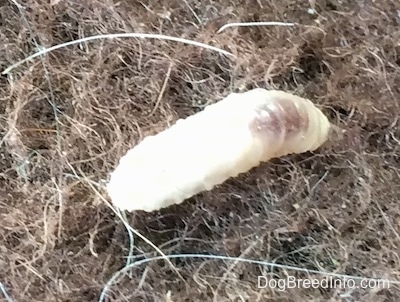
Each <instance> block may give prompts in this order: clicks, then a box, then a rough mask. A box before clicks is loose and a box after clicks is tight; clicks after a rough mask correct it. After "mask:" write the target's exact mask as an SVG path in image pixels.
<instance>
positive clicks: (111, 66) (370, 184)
mask: <svg viewBox="0 0 400 302" xmlns="http://www.w3.org/2000/svg"><path fill="white" fill-rule="evenodd" d="M145 2H147V3H145ZM145 2H140V1H125V0H123V1H112V0H107V1H99V0H87V1H57V0H54V1H43V0H40V1H33V0H31V1H23V2H22V1H21V2H18V3H19V4H20V5H22V8H18V6H17V5H16V4H17V3H16V2H14V1H5V0H3V1H0V69H1V70H4V69H5V68H7V67H8V66H9V65H11V64H12V63H15V62H17V61H19V60H21V59H22V58H25V57H26V56H28V55H29V54H31V53H33V52H35V51H37V50H38V48H39V47H49V46H52V45H55V44H59V43H62V42H66V41H69V40H72V39H77V38H81V37H86V36H91V35H95V34H101V33H117V32H118V33H120V32H144V33H162V34H166V35H171V36H176V37H184V38H189V39H193V40H196V41H199V42H204V43H209V44H212V45H214V46H217V47H220V48H222V49H225V50H227V51H230V52H232V53H234V54H235V55H236V58H227V57H225V56H221V55H219V54H216V53H215V52H211V51H209V50H204V49H201V48H199V47H195V46H187V45H184V44H179V43H175V42H166V41H159V40H143V39H142V40H137V39H113V40H98V41H92V42H89V43H86V44H81V45H76V46H71V47H68V48H63V49H60V50H57V51H54V52H52V53H50V54H48V55H46V56H45V57H43V59H40V58H37V59H35V60H33V61H31V62H28V63H26V64H24V65H22V66H20V67H18V68H17V69H15V70H13V71H12V73H11V74H9V75H7V76H1V78H0V223H1V225H0V282H2V284H3V285H4V287H5V288H6V289H7V292H8V294H9V295H10V296H11V297H12V298H13V299H14V301H97V300H98V298H99V295H100V292H101V290H102V288H103V286H104V285H105V283H106V282H107V281H108V280H109V278H110V277H111V276H112V275H113V274H114V273H115V272H116V271H118V270H119V269H121V268H122V267H123V266H124V265H125V261H126V259H125V257H126V256H127V253H128V249H129V238H128V236H127V233H126V230H125V228H124V225H123V224H122V222H121V221H120V220H119V219H118V218H117V217H116V216H115V215H114V214H113V212H112V211H111V210H110V209H109V208H108V207H107V206H106V204H105V202H104V201H103V200H101V198H100V197H99V195H98V194H96V192H95V191H94V188H98V187H97V185H96V184H92V185H90V181H92V182H96V183H100V184H101V183H102V181H103V180H107V177H108V173H109V172H111V171H112V170H113V168H114V167H115V166H116V164H117V162H118V159H119V158H120V157H121V156H122V155H123V154H124V153H125V152H126V150H127V149H128V148H130V147H131V146H133V145H134V144H135V143H137V142H138V141H140V140H141V139H142V138H143V137H144V136H145V135H148V134H154V133H157V132H159V131H160V130H162V129H164V128H166V127H168V125H170V124H171V123H173V122H174V121H175V120H176V119H177V118H178V117H186V116H188V115H190V114H192V113H194V112H196V111H199V110H202V108H203V107H204V105H205V104H207V103H212V102H216V101H218V100H219V99H221V98H222V97H224V96H226V95H227V94H228V93H229V92H231V91H244V90H247V89H250V88H254V87H264V88H275V89H282V90H285V91H289V92H293V93H296V94H298V95H300V96H303V97H307V98H310V99H312V100H314V101H315V102H316V103H317V104H318V105H319V106H320V108H322V110H323V111H324V112H325V113H326V114H327V115H328V116H329V117H330V120H331V121H332V122H333V123H334V124H336V125H338V126H339V127H341V128H342V129H344V130H345V133H344V134H343V135H342V137H339V136H338V137H334V138H332V139H331V141H330V142H329V143H328V144H326V145H325V146H324V147H323V148H321V149H319V150H318V151H317V152H315V153H312V154H311V153H310V154H302V155H299V156H288V157H286V158H282V159H278V160H273V161H271V162H269V163H266V164H264V165H262V166H260V167H258V168H256V169H254V170H252V171H250V172H249V173H247V174H245V175H242V176H241V177H239V178H237V179H231V180H229V181H228V182H227V183H225V184H224V185H221V186H220V187H218V188H216V189H215V190H213V191H211V192H206V193H203V194H199V195H198V196H196V197H194V198H192V199H191V200H188V201H187V202H185V203H184V204H182V205H179V206H173V207H170V208H167V209H165V210H162V211H160V212H156V213H147V214H146V213H134V214H130V215H128V219H129V222H130V223H131V225H132V226H133V227H134V228H136V229H137V230H139V231H140V232H141V233H142V234H143V235H145V236H146V237H147V238H149V239H150V240H151V241H152V242H153V243H154V244H156V245H157V246H159V247H160V248H161V249H162V251H163V252H164V253H165V254H176V253H205V254H219V255H229V256H240V257H243V258H251V259H261V260H268V261H271V262H276V263H281V264H285V265H290V266H297V267H302V268H308V269H316V270H321V271H330V272H338V273H343V274H350V275H357V276H370V277H378V278H379V277H383V278H390V279H393V280H396V278H398V275H399V268H400V258H399V257H400V253H399V248H400V239H399V238H400V237H399V233H400V223H399V219H400V208H399V203H398V202H399V200H400V158H399V154H400V147H399V140H400V126H399V120H398V117H399V114H400V104H399V98H400V44H399V41H400V31H399V26H400V13H399V12H400V4H399V2H398V1H397V0H386V1H371V0H365V1H337V0H323V1H310V3H311V5H312V3H313V2H318V4H316V5H315V10H316V12H317V13H316V14H313V15H312V14H308V13H307V9H308V8H310V3H308V1H300V0H298V1H288V0H285V1H268V0H267V1H256V0H231V1H219V3H218V2H216V1H211V0H205V1H194V0H187V1H178V0H167V1H162V2H160V1H145ZM238 21H241V22H243V21H287V22H298V23H300V24H301V25H299V26H296V27H292V28H287V27H252V28H230V29H226V30H225V31H223V32H222V33H219V34H217V33H216V31H217V30H218V28H219V27H220V26H222V25H223V24H225V23H228V22H238ZM164 82H166V86H165V89H163V83H164ZM206 147H207V146H205V148H206ZM160 152H162V150H160ZM132 185H134V184H132ZM99 190H100V193H102V194H103V196H104V197H105V198H107V196H106V194H105V192H104V190H102V189H101V188H100V189H99ZM154 190H157V188H154ZM156 254H157V253H156V252H155V251H154V249H153V248H152V247H150V246H149V245H148V244H147V243H145V242H144V241H142V240H140V239H138V238H135V242H134V255H136V256H139V257H143V256H145V257H150V256H154V255H156ZM172 263H173V264H174V265H175V267H176V269H177V270H178V271H179V272H180V274H181V275H182V276H183V278H184V279H185V282H183V281H182V280H181V279H179V277H178V276H177V274H176V272H175V271H174V270H172V269H171V266H170V265H168V264H167V263H166V262H165V261H154V262H151V263H149V264H145V265H141V266H138V267H135V268H133V269H132V270H131V271H130V274H126V275H124V276H123V278H120V279H119V280H118V282H117V283H116V284H114V285H113V286H112V287H111V288H110V290H109V292H108V298H107V299H108V301H174V302H175V301H176V302H179V301H218V302H219V301H375V302H378V301H399V298H400V291H399V290H398V287H396V286H395V285H393V286H392V287H391V288H390V289H381V290H361V289H356V290H350V289H343V290H340V289H333V288H331V289H323V288H319V289H306V288H299V289H288V290H286V291H279V290H277V289H271V288H267V289H258V288H257V276H258V275H261V274H263V275H267V273H268V272H271V270H269V269H267V268H266V267H262V266H260V265H251V264H241V263H235V262H228V261H221V260H219V261H217V260H204V259H176V260H172ZM273 272H274V273H276V274H277V275H276V276H280V277H281V278H284V277H285V276H286V274H288V275H291V276H297V277H301V278H304V277H306V276H307V275H306V274H300V273H295V272H293V271H290V270H283V269H275V270H274V271H273ZM312 276H313V277H317V275H312ZM319 278H321V276H319ZM0 301H5V298H4V296H3V295H2V293H1V291H0Z"/></svg>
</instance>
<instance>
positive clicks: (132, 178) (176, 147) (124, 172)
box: [107, 88, 330, 212]
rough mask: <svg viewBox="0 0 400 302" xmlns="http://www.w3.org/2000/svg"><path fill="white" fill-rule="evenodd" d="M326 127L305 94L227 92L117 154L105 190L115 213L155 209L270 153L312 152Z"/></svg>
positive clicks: (210, 185)
mask: <svg viewBox="0 0 400 302" xmlns="http://www.w3.org/2000/svg"><path fill="white" fill-rule="evenodd" d="M329 129H330V123H329V121H328V119H327V118H326V116H325V115H324V114H323V113H322V112H321V111H320V110H319V109H318V108H317V107H315V106H314V104H313V103H312V102H311V101H309V100H307V99H303V98H300V97H298V96H294V95H292V94H289V93H286V92H283V91H276V90H272V91H271V90H270V91H268V90H265V89H261V88H257V89H254V90H250V91H248V92H244V93H232V94H230V95H228V96H227V97H226V98H224V99H223V100H221V101H219V102H217V103H215V104H213V105H209V106H207V107H206V108H205V109H204V110H203V111H201V112H199V113H197V114H194V115H192V116H189V117H188V118H186V119H181V120H178V121H177V122H176V123H175V124H174V125H173V126H172V127H170V128H169V129H167V130H165V131H163V132H161V133H159V134H157V135H154V136H148V137H146V138H145V139H143V141H142V142H140V143H139V144H138V145H137V146H135V147H134V148H133V149H131V150H129V151H128V152H127V154H126V155H125V156H123V157H122V158H121V160H120V162H119V165H118V166H117V168H116V169H115V171H114V172H113V173H112V174H111V178H110V182H109V183H108V186H107V190H108V193H109V196H110V197H111V200H112V202H113V203H114V205H115V206H116V207H118V208H120V209H122V210H128V211H133V210H144V211H148V212H150V211H154V210H158V209H161V208H164V207H167V206H170V205H172V204H179V203H181V202H183V201H184V200H185V199H187V198H189V197H191V196H193V195H195V194H197V193H199V192H202V191H205V190H211V189H212V188H213V187H214V186H216V185H218V184H221V183H223V182H224V181H225V180H227V179H228V178H230V177H235V176H237V175H238V174H240V173H243V172H246V171H248V170H250V169H251V168H253V167H255V166H257V165H259V164H260V163H261V162H265V161H268V160H269V159H271V158H274V157H279V156H284V155H287V154H290V153H302V152H306V151H313V150H315V149H317V148H318V147H320V146H321V144H323V143H324V142H325V141H326V140H327V138H328V132H329Z"/></svg>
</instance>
